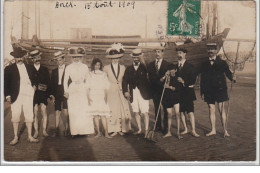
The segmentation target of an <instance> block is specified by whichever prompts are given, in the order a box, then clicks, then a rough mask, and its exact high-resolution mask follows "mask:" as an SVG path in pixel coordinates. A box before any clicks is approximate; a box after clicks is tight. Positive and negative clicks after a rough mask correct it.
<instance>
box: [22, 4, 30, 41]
mask: <svg viewBox="0 0 260 173" xmlns="http://www.w3.org/2000/svg"><path fill="white" fill-rule="evenodd" d="M28 15H29V8H28V1H22V32H21V39H28V38H29V36H28V35H29V19H30V18H29V17H28Z"/></svg>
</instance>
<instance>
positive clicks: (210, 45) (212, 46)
mask: <svg viewBox="0 0 260 173" xmlns="http://www.w3.org/2000/svg"><path fill="white" fill-rule="evenodd" d="M207 48H213V49H218V44H217V43H214V42H210V43H207Z"/></svg>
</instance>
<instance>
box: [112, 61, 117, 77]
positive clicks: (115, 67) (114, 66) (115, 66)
mask: <svg viewBox="0 0 260 173" xmlns="http://www.w3.org/2000/svg"><path fill="white" fill-rule="evenodd" d="M112 66H113V68H114V71H115V74H116V75H117V72H118V63H116V64H113V63H112Z"/></svg>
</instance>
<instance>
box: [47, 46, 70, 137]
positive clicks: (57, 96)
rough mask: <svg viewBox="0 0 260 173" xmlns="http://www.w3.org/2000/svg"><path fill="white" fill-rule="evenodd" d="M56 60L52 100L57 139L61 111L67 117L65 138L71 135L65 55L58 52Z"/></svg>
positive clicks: (52, 82)
mask: <svg viewBox="0 0 260 173" xmlns="http://www.w3.org/2000/svg"><path fill="white" fill-rule="evenodd" d="M54 60H56V61H57V63H58V68H55V69H54V70H52V73H51V93H50V94H51V95H50V97H51V99H52V101H53V102H54V103H55V119H56V121H55V128H56V130H55V132H54V134H53V135H52V137H56V136H57V135H58V134H59V124H60V116H61V111H62V110H63V115H64V117H65V121H64V123H63V124H64V125H65V131H64V136H67V135H68V134H69V132H68V127H69V116H68V103H67V98H65V97H64V87H63V83H64V72H65V68H66V66H65V54H64V53H62V52H61V51H58V52H56V53H55V54H54Z"/></svg>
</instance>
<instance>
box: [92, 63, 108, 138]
mask: <svg viewBox="0 0 260 173" xmlns="http://www.w3.org/2000/svg"><path fill="white" fill-rule="evenodd" d="M109 85H110V84H109V81H108V79H107V74H106V73H105V72H103V71H102V62H101V60H100V59H98V58H94V59H93V61H92V64H91V72H90V76H89V78H88V81H87V96H88V100H89V105H90V111H89V113H90V114H91V115H93V116H94V124H95V126H96V129H97V134H96V136H95V137H100V136H101V132H100V127H99V120H100V119H101V122H102V125H103V128H104V131H105V137H106V138H111V136H109V134H108V130H107V117H109V116H110V115H111V113H110V109H109V106H108V104H107V90H108V88H109Z"/></svg>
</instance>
